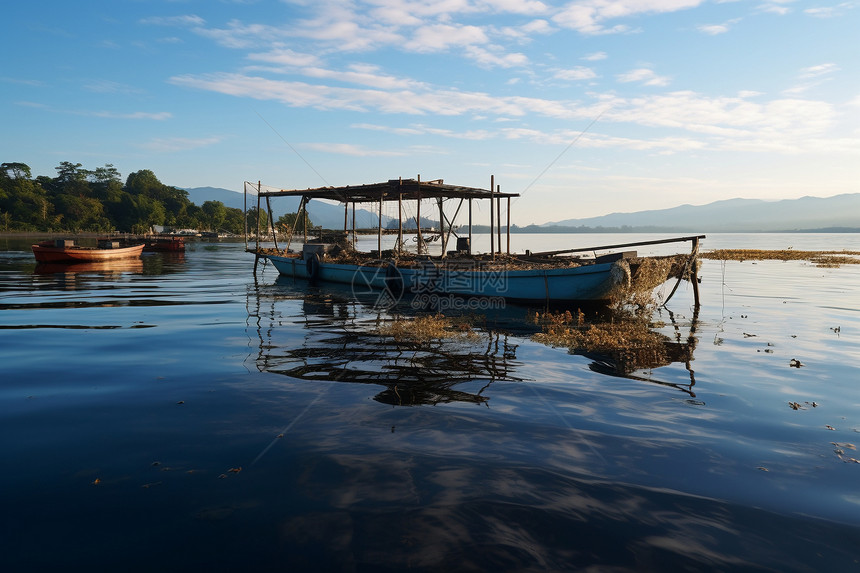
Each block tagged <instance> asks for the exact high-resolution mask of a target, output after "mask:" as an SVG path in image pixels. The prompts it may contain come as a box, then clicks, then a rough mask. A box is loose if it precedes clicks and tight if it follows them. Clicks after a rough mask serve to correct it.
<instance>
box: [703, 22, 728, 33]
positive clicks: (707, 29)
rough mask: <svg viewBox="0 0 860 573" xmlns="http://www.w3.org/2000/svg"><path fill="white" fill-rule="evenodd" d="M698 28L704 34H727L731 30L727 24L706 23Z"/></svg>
mask: <svg viewBox="0 0 860 573" xmlns="http://www.w3.org/2000/svg"><path fill="white" fill-rule="evenodd" d="M697 29H698V30H699V31H700V32H702V33H703V34H707V35H709V36H718V35H719V34H725V33H726V32H728V31H729V27H728V26H726V25H725V24H706V25H702V26H699V27H698V28H697Z"/></svg>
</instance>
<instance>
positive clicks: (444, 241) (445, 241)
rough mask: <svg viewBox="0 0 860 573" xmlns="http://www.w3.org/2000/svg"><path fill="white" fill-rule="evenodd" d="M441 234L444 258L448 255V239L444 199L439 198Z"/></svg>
mask: <svg viewBox="0 0 860 573" xmlns="http://www.w3.org/2000/svg"><path fill="white" fill-rule="evenodd" d="M438 201H439V234H440V236H441V237H442V258H443V259H444V258H445V256H446V254H447V253H448V249H447V247H448V238H447V237H446V236H445V208H444V207H443V206H442V198H441V197H439V199H438Z"/></svg>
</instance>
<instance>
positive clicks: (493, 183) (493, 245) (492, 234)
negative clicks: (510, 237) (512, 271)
mask: <svg viewBox="0 0 860 573" xmlns="http://www.w3.org/2000/svg"><path fill="white" fill-rule="evenodd" d="M495 188H496V176H495V175H490V253H492V254H493V259H495V258H496V242H495V238H494V237H495V235H496V231H495V229H494V228H493V199H494V197H493V189H495Z"/></svg>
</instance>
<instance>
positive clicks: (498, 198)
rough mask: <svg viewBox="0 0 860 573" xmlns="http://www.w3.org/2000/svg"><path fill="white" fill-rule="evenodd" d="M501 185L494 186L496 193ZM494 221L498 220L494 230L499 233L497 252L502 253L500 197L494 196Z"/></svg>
mask: <svg viewBox="0 0 860 573" xmlns="http://www.w3.org/2000/svg"><path fill="white" fill-rule="evenodd" d="M501 187H502V186H501V185H499V187H498V188H496V193H498V192H500V191H501ZM496 221H498V223H499V224H498V225H497V229H496V232H497V233H498V234H499V254H500V255H501V254H502V198H501V197H499V196H498V195H497V196H496Z"/></svg>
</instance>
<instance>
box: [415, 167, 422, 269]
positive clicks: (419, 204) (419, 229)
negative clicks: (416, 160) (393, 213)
mask: <svg viewBox="0 0 860 573" xmlns="http://www.w3.org/2000/svg"><path fill="white" fill-rule="evenodd" d="M417 211H418V212H417V213H416V214H415V223H416V224H417V225H418V228H417V232H418V254H419V255H420V254H421V253H423V252H424V237H423V236H422V235H421V176H420V175H419V176H418V207H417Z"/></svg>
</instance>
